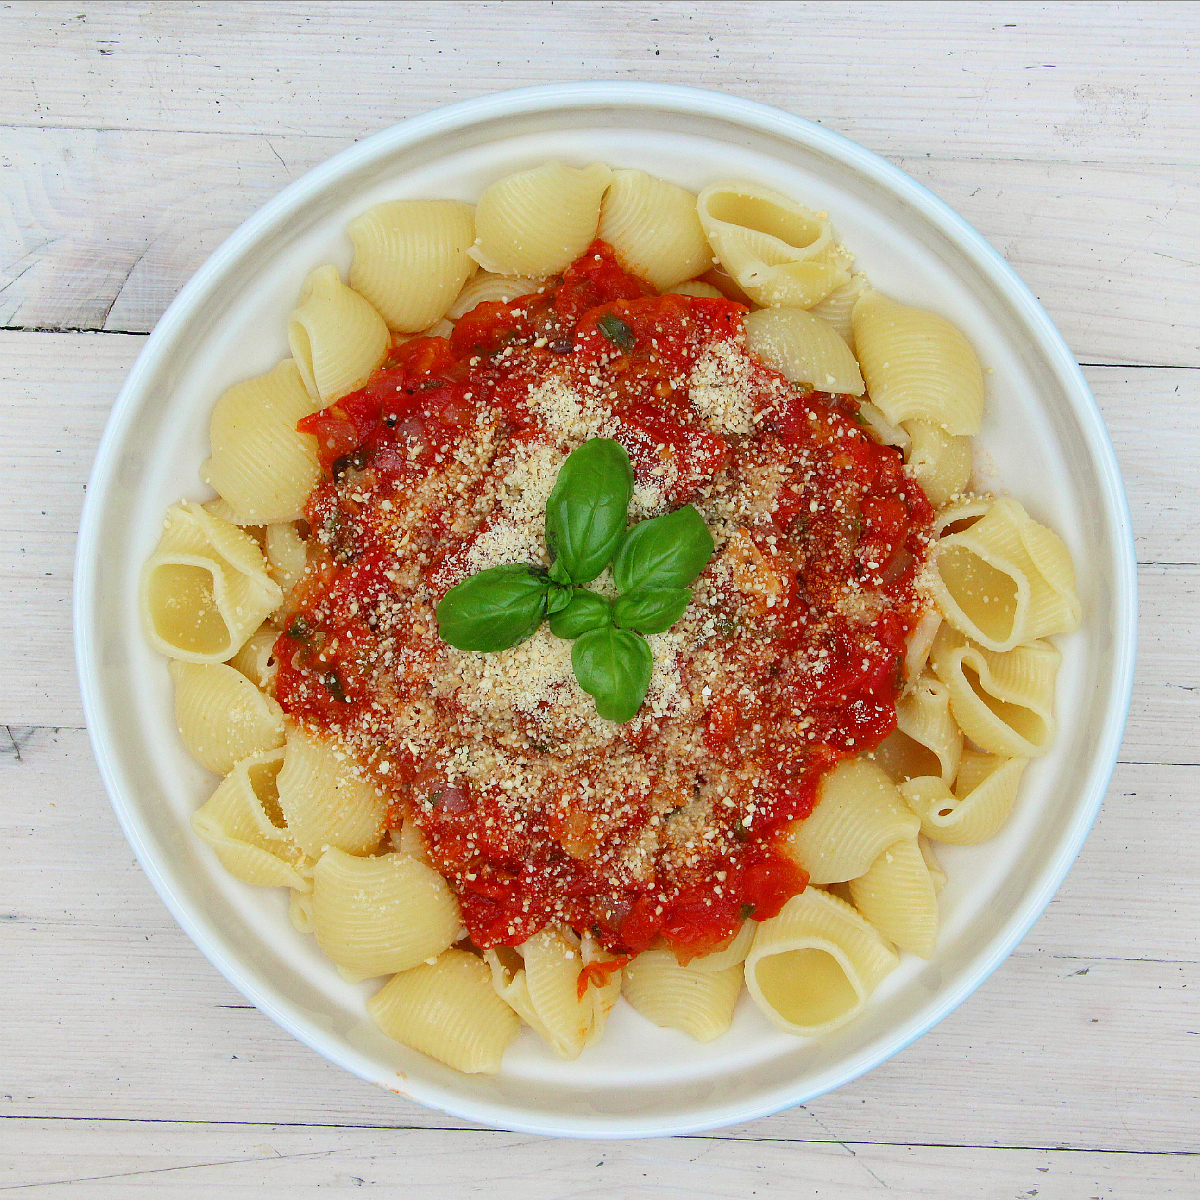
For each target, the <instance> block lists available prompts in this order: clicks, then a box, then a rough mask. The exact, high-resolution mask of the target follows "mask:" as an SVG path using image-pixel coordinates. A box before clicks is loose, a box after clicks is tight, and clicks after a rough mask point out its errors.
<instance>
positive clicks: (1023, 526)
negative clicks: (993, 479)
mask: <svg viewBox="0 0 1200 1200" xmlns="http://www.w3.org/2000/svg"><path fill="white" fill-rule="evenodd" d="M932 549H933V554H932V559H931V561H932V563H933V566H934V567H935V571H934V572H933V575H932V578H931V580H930V589H931V591H932V593H933V597H934V600H935V601H936V602H937V605H938V607H939V608H940V609H941V610H942V613H943V615H944V616H945V618H946V620H947V621H948V622H949V623H950V624H951V625H953V626H954V627H955V628H956V629H958V630H960V631H961V632H962V633H965V634H966V635H967V637H969V638H971V639H972V640H973V641H976V642H978V643H979V644H980V645H981V646H985V647H986V648H987V649H989V650H997V651H1005V650H1011V649H1012V648H1013V647H1014V646H1019V645H1021V644H1022V643H1023V642H1032V641H1034V640H1035V639H1036V638H1041V637H1047V636H1049V635H1051V634H1055V633H1074V632H1075V630H1077V629H1078V628H1079V621H1080V605H1079V598H1078V596H1077V595H1076V592H1075V568H1074V566H1073V565H1072V563H1071V556H1070V554H1069V553H1068V551H1067V548H1066V546H1064V545H1063V543H1062V539H1061V538H1059V537H1058V535H1057V534H1055V533H1052V532H1051V531H1050V530H1049V529H1047V528H1046V527H1045V526H1044V525H1039V524H1038V523H1037V522H1036V521H1034V520H1033V519H1032V518H1031V517H1030V516H1029V514H1028V513H1027V512H1026V511H1025V510H1024V508H1022V507H1021V505H1020V504H1018V503H1017V501H1015V500H1012V499H1009V498H1007V497H1005V498H1003V499H1000V500H997V501H996V502H995V503H994V504H992V505H991V507H990V508H989V509H988V510H987V512H986V513H985V514H984V515H983V516H982V517H980V519H979V520H977V521H976V522H975V523H974V524H973V525H971V526H970V527H969V528H966V529H963V530H962V531H961V532H960V533H952V534H948V535H947V536H946V537H943V538H939V539H938V540H937V541H936V542H935V543H934V544H933V548H932Z"/></svg>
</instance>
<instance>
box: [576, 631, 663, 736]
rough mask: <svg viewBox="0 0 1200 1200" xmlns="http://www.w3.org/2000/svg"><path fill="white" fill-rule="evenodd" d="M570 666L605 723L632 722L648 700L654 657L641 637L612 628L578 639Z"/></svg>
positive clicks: (586, 634)
mask: <svg viewBox="0 0 1200 1200" xmlns="http://www.w3.org/2000/svg"><path fill="white" fill-rule="evenodd" d="M571 666H572V667H573V668H574V671H575V678H576V679H578V680H579V686H580V687H581V688H583V690H584V691H585V692H587V694H588V695H589V696H592V697H594V698H595V701H596V711H597V712H598V713H599V714H600V715H601V716H602V717H603V718H604V719H605V720H606V721H620V722H622V723H624V722H625V721H632V720H633V718H634V717H635V716H637V711H638V709H639V708H641V707H642V701H643V700H645V698H646V690H647V689H648V688H649V687H650V675H651V673H652V672H653V670H654V655H653V654H652V653H651V652H650V647H649V646H648V645H647V644H646V639H645V638H644V637H642V636H641V635H640V634H636V633H630V631H629V630H628V629H616V628H614V627H613V626H612V625H609V626H606V627H605V628H604V629H593V630H592V631H591V632H590V633H585V634H583V635H582V636H580V637H578V638H576V639H575V645H574V646H573V647H572V648H571Z"/></svg>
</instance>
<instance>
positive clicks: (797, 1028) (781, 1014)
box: [746, 887, 897, 1037]
mask: <svg viewBox="0 0 1200 1200" xmlns="http://www.w3.org/2000/svg"><path fill="white" fill-rule="evenodd" d="M896 963H897V958H896V954H895V951H893V950H892V949H891V948H890V947H889V946H888V945H887V943H886V942H885V941H884V940H883V938H882V937H880V935H879V933H878V932H877V931H876V929H875V928H874V926H872V925H871V924H870V922H869V921H867V920H866V919H865V918H864V917H862V916H861V915H860V914H859V913H858V912H857V911H856V910H855V909H854V907H853V906H852V905H850V904H847V903H846V902H845V901H844V900H839V899H838V898H837V897H836V896H831V895H830V894H829V893H828V892H823V891H821V890H820V889H819V888H815V887H814V888H809V889H808V890H807V891H804V892H801V893H800V895H798V896H793V897H792V898H791V899H790V900H789V901H788V902H787V904H785V905H784V906H783V911H782V912H780V914H779V915H778V916H777V917H772V918H771V919H770V920H769V921H763V922H762V924H760V925H759V927H758V932H757V933H756V934H755V935H754V946H753V948H752V949H751V951H750V954H749V956H748V957H747V959H746V988H747V990H748V991H749V992H750V995H751V997H752V998H753V999H754V1002H755V1004H757V1005H758V1007H759V1008H760V1009H761V1010H762V1012H763V1014H764V1015H765V1016H766V1017H767V1018H768V1020H770V1021H771V1022H773V1023H774V1024H775V1025H778V1026H779V1027H780V1029H785V1030H787V1031H788V1033H796V1034H799V1035H801V1036H802V1037H815V1036H817V1035H818V1034H822V1033H828V1032H830V1030H833V1029H836V1028H838V1026H840V1025H844V1024H845V1023H846V1022H847V1021H849V1020H850V1018H851V1017H853V1016H854V1015H855V1014H856V1013H857V1012H858V1011H859V1010H860V1009H861V1008H862V1007H863V1005H864V1004H865V1003H866V1000H867V997H868V996H869V995H870V994H871V992H873V991H874V990H875V987H876V985H877V984H878V983H879V981H880V980H881V979H882V978H883V977H884V976H885V975H886V974H887V973H888V972H889V971H891V970H893V969H894V968H895V966H896Z"/></svg>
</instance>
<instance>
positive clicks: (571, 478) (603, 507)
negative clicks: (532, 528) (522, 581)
mask: <svg viewBox="0 0 1200 1200" xmlns="http://www.w3.org/2000/svg"><path fill="white" fill-rule="evenodd" d="M632 496H633V468H632V467H631V466H630V465H629V455H628V454H626V453H625V450H624V448H623V447H622V446H621V444H620V443H619V442H614V441H613V440H612V438H592V439H591V440H590V441H587V442H584V443H583V445H582V446H580V447H579V448H578V449H577V450H573V451H572V452H571V454H570V455H569V456H568V458H567V461H566V462H565V463H563V465H562V469H561V470H560V471H559V473H558V479H557V480H556V481H555V483H554V489H553V490H552V491H551V493H550V498H549V500H547V501H546V545H547V546H548V547H549V548H550V554H551V557H552V558H553V559H554V560H555V562H554V568H553V571H552V576H551V577H552V578H553V579H555V580H556V581H558V582H565V580H563V579H562V573H563V572H564V571H565V572H566V574H567V575H568V576H569V577H570V581H571V582H572V583H587V582H588V581H589V580H591V579H595V578H596V576H597V575H599V574H600V572H601V571H603V570H604V568H605V567H606V566H608V563H609V560H610V559H611V558H612V556H613V551H614V550H616V548H617V544H618V543H619V542H620V540H621V537H622V535H623V534H624V532H625V521H626V511H627V510H628V508H629V501H630V499H631V498H632Z"/></svg>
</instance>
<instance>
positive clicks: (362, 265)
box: [346, 200, 475, 333]
mask: <svg viewBox="0 0 1200 1200" xmlns="http://www.w3.org/2000/svg"><path fill="white" fill-rule="evenodd" d="M346 233H347V235H348V236H349V238H350V241H351V242H352V243H353V244H354V261H353V262H352V263H351V264H350V286H351V287H352V288H353V289H354V290H355V291H356V292H358V293H359V295H361V296H364V297H366V299H367V300H368V301H370V303H371V304H372V306H373V307H374V308H375V309H376V311H377V312H378V313H379V314H380V316H382V317H383V319H384V320H385V321H386V322H387V324H388V327H389V328H390V329H394V330H396V331H397V332H399V333H417V332H418V331H420V330H422V329H428V328H429V326H430V325H432V324H433V323H434V321H436V320H437V319H438V318H439V317H443V316H445V315H446V311H447V310H448V309H449V307H450V305H451V303H452V302H453V301H454V297H455V296H457V295H458V293H459V291H460V290H461V289H462V286H463V284H464V283H466V281H467V280H468V279H470V277H471V275H472V274H474V272H475V260H474V259H472V258H471V257H470V255H468V254H467V250H468V248H469V247H470V245H471V243H472V242H473V241H474V240H475V210H474V208H473V207H472V206H471V205H470V204H464V203H462V201H459V200H385V201H384V202H383V203H382V204H376V205H374V206H373V207H372V208H368V209H367V211H366V212H365V213H363V214H362V215H361V216H357V217H355V218H354V220H353V221H351V222H350V224H349V225H347V226H346Z"/></svg>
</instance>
